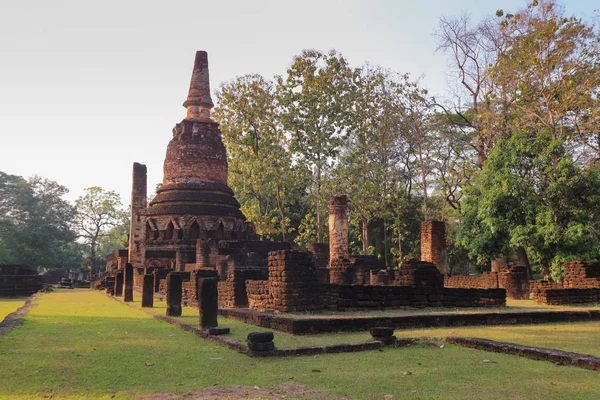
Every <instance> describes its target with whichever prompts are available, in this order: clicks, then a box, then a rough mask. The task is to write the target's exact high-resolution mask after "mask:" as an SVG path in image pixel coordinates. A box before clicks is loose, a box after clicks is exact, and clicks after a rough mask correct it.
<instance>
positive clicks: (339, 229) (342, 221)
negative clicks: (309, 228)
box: [329, 195, 348, 263]
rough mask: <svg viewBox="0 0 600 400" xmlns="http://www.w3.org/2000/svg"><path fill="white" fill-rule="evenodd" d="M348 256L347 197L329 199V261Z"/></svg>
mask: <svg viewBox="0 0 600 400" xmlns="http://www.w3.org/2000/svg"><path fill="white" fill-rule="evenodd" d="M337 258H348V197H347V196H346V195H342V196H332V197H331V198H330V199H329V262H330V263H331V262H332V261H333V260H335V259H337Z"/></svg>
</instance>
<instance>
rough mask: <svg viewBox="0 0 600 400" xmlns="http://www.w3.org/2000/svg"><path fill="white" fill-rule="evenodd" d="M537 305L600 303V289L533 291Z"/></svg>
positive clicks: (545, 289) (544, 289)
mask: <svg viewBox="0 0 600 400" xmlns="http://www.w3.org/2000/svg"><path fill="white" fill-rule="evenodd" d="M533 301H534V302H535V304H547V305H563V304H586V303H598V302H599V301H600V289H598V288H593V289H576V288H573V289H547V288H541V289H536V290H534V291H533Z"/></svg>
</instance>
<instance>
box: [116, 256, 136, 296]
mask: <svg viewBox="0 0 600 400" xmlns="http://www.w3.org/2000/svg"><path fill="white" fill-rule="evenodd" d="M113 293H114V295H115V296H119V297H120V296H123V300H124V301H126V302H131V301H133V265H131V264H130V263H127V264H125V268H124V269H123V270H120V271H117V274H116V276H115V288H114V291H113Z"/></svg>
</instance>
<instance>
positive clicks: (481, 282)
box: [444, 272, 498, 289]
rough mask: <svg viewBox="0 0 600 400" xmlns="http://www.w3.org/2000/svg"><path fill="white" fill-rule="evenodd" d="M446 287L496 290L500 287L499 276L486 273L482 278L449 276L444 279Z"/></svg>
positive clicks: (493, 273)
mask: <svg viewBox="0 0 600 400" xmlns="http://www.w3.org/2000/svg"><path fill="white" fill-rule="evenodd" d="M444 287H447V288H463V289H494V288H497V287H498V274H497V273H495V272H491V273H490V272H484V273H483V274H481V276H460V275H454V276H449V277H448V276H447V277H445V278H444Z"/></svg>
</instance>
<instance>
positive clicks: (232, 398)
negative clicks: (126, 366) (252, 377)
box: [137, 382, 347, 400]
mask: <svg viewBox="0 0 600 400" xmlns="http://www.w3.org/2000/svg"><path fill="white" fill-rule="evenodd" d="M137 399H140V400H179V399H186V400H218V399H227V400H239V399H255V400H263V399H264V400H267V399H268V400H271V399H315V400H316V399H324V400H345V399H347V397H332V396H327V395H326V394H325V393H323V392H320V391H318V390H315V389H309V388H307V387H306V386H304V385H303V384H301V383H297V382H285V383H282V384H280V385H277V386H270V387H258V386H239V385H233V386H212V387H207V388H204V389H202V390H197V391H194V392H192V393H189V394H186V395H178V394H174V393H152V394H147V395H143V396H138V397H137Z"/></svg>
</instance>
